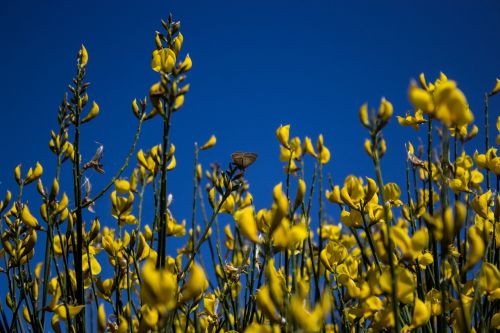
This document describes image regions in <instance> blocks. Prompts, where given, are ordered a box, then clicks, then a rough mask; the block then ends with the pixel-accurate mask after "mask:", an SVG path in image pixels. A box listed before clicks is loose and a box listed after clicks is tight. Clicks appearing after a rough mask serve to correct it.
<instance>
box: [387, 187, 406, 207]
mask: <svg viewBox="0 0 500 333" xmlns="http://www.w3.org/2000/svg"><path fill="white" fill-rule="evenodd" d="M384 195H385V199H386V200H387V201H388V202H389V203H390V204H391V205H392V206H396V207H399V206H401V205H402V204H403V202H402V201H401V199H400V198H399V197H400V196H401V190H400V189H399V186H398V184H396V183H387V184H385V186H384Z"/></svg>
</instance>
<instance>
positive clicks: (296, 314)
mask: <svg viewBox="0 0 500 333" xmlns="http://www.w3.org/2000/svg"><path fill="white" fill-rule="evenodd" d="M329 295H330V294H329V293H325V294H324V295H323V300H322V301H321V303H320V304H316V306H315V307H314V309H313V310H312V311H311V310H309V309H306V308H304V302H303V300H302V299H301V298H300V297H298V296H296V295H293V296H292V298H291V300H290V310H291V313H292V316H293V319H294V320H295V322H296V323H297V324H298V326H299V327H300V328H302V330H304V331H305V332H319V331H320V330H321V327H322V325H323V320H324V317H325V316H326V315H327V314H328V312H329V311H330V303H331V299H330V297H329Z"/></svg>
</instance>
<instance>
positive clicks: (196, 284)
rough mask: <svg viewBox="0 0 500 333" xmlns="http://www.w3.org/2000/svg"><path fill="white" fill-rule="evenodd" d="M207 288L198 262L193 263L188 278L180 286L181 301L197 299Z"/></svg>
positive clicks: (206, 281)
mask: <svg viewBox="0 0 500 333" xmlns="http://www.w3.org/2000/svg"><path fill="white" fill-rule="evenodd" d="M207 288H208V280H207V277H206V275H205V271H204V270H203V268H201V266H200V265H198V264H196V263H195V264H193V266H191V269H190V275H189V279H188V280H187V282H186V284H185V285H184V286H183V287H182V291H181V301H182V302H188V301H190V300H193V299H194V300H198V299H199V298H200V297H201V296H202V295H203V293H204V292H205V290H206V289H207Z"/></svg>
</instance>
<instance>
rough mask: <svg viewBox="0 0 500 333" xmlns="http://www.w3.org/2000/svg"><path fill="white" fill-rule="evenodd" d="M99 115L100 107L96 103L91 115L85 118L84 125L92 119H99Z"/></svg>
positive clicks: (90, 112)
mask: <svg viewBox="0 0 500 333" xmlns="http://www.w3.org/2000/svg"><path fill="white" fill-rule="evenodd" d="M98 114H99V105H98V104H97V103H96V102H95V101H94V102H93V103H92V107H91V108H90V111H89V113H88V114H87V115H86V116H85V117H83V119H82V124H85V123H86V122H88V121H91V120H92V119H94V118H95V117H97V115H98Z"/></svg>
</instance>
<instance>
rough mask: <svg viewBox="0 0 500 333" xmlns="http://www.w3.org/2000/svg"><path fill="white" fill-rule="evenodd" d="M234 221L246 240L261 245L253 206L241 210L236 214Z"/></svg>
mask: <svg viewBox="0 0 500 333" xmlns="http://www.w3.org/2000/svg"><path fill="white" fill-rule="evenodd" d="M234 220H235V221H236V224H237V225H238V228H239V229H240V230H241V233H242V234H243V236H245V237H246V238H248V239H250V240H251V241H252V242H254V243H259V242H260V241H259V236H258V234H257V222H256V220H255V214H254V208H253V207H252V206H248V207H245V208H243V209H239V210H237V211H236V212H235V213H234Z"/></svg>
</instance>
